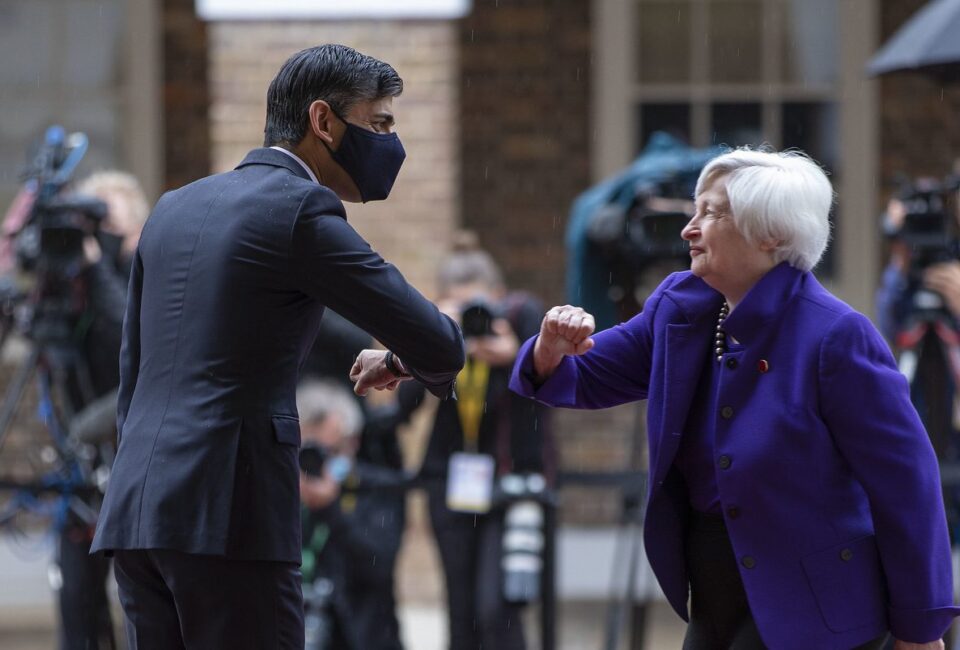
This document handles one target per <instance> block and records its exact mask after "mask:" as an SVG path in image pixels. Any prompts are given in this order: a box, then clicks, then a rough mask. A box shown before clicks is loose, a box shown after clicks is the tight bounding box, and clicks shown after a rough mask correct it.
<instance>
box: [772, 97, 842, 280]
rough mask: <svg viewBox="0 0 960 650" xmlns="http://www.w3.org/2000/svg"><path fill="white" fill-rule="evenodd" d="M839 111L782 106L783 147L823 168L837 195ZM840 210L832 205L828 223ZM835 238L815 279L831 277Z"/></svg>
mask: <svg viewBox="0 0 960 650" xmlns="http://www.w3.org/2000/svg"><path fill="white" fill-rule="evenodd" d="M839 117H840V116H839V110H838V109H837V105H836V104H833V103H829V102H821V103H815V102H793V103H786V104H784V105H783V132H782V134H781V136H782V138H783V147H784V148H785V149H786V148H790V147H796V148H797V149H801V150H803V151H805V152H806V153H808V154H809V155H810V157H811V158H813V159H814V160H816V161H817V162H818V163H820V164H821V165H823V166H824V167H825V168H826V169H827V171H828V172H830V182H831V183H833V189H834V190H837V191H839V189H840V188H839V187H838V182H839V180H840V179H839V178H838V176H837V169H838V167H837V165H838V163H839V146H840V137H839V128H838V120H839ZM841 208H842V206H839V205H836V204H835V205H834V208H833V210H831V212H830V221H831V223H836V217H837V211H838V210H839V209H841ZM838 245H839V242H838V240H837V239H836V238H834V239H833V241H832V242H831V243H830V245H829V246H828V247H827V252H826V253H825V254H824V256H823V259H822V260H821V261H820V265H819V266H817V275H818V276H820V277H821V278H829V277H831V276H832V275H833V272H834V267H835V263H836V262H835V260H836V258H837V255H838V254H839V253H838V251H837V246H838Z"/></svg>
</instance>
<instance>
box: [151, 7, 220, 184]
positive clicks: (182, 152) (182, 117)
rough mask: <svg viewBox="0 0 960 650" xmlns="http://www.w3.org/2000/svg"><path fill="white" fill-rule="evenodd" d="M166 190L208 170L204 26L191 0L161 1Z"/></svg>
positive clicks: (208, 171)
mask: <svg viewBox="0 0 960 650" xmlns="http://www.w3.org/2000/svg"><path fill="white" fill-rule="evenodd" d="M161 11H162V21H163V37H162V38H163V41H162V43H163V55H162V60H163V122H164V124H163V126H164V132H165V137H164V139H163V142H164V179H163V187H164V189H165V190H168V189H172V188H176V187H180V186H181V185H186V184H187V183H190V182H191V181H194V180H196V179H198V178H202V177H204V176H206V175H207V174H209V173H210V126H209V120H208V107H209V93H208V81H207V26H206V24H205V23H204V22H203V21H201V20H200V19H199V18H197V15H196V10H195V3H194V0H162V5H161Z"/></svg>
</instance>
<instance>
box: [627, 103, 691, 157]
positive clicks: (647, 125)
mask: <svg viewBox="0 0 960 650" xmlns="http://www.w3.org/2000/svg"><path fill="white" fill-rule="evenodd" d="M638 117H639V118H640V129H639V133H640V142H639V145H640V146H639V147H638V148H637V151H642V150H643V148H644V147H646V146H647V142H649V141H650V136H651V135H652V134H653V133H655V132H657V131H665V132H667V133H669V134H670V135H672V136H673V137H675V138H677V139H679V140H682V141H683V142H686V143H689V142H690V105H689V104H644V105H643V106H641V107H640V109H639V115H638Z"/></svg>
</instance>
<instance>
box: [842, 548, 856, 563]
mask: <svg viewBox="0 0 960 650" xmlns="http://www.w3.org/2000/svg"><path fill="white" fill-rule="evenodd" d="M840 559H841V560H843V561H844V562H849V561H850V560H852V559H853V551H851V550H850V549H849V548H845V549H843V550H842V551H840Z"/></svg>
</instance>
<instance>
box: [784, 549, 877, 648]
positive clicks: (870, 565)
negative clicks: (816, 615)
mask: <svg viewBox="0 0 960 650" xmlns="http://www.w3.org/2000/svg"><path fill="white" fill-rule="evenodd" d="M801 562H802V563H803V571H804V573H805V574H806V575H807V580H808V581H809V583H810V589H811V590H812V591H813V595H814V597H815V599H816V601H817V606H818V607H819V608H820V613H821V614H822V615H823V620H824V622H826V624H827V627H828V628H830V630H832V631H833V632H847V631H849V630H855V629H857V628H859V627H864V626H867V625H879V624H882V623H883V622H884V620H885V619H886V605H885V603H886V587H885V582H884V578H883V573H882V569H881V566H880V558H879V555H878V553H877V543H876V540H875V539H874V536H873V535H869V536H867V537H860V538H858V539H854V540H852V541H849V542H845V543H843V544H837V545H836V546H831V547H830V548H827V549H824V550H822V551H817V552H816V553H813V554H811V555H808V556H806V557H804V558H803V559H802V560H801Z"/></svg>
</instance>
